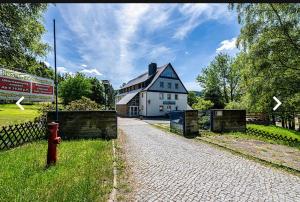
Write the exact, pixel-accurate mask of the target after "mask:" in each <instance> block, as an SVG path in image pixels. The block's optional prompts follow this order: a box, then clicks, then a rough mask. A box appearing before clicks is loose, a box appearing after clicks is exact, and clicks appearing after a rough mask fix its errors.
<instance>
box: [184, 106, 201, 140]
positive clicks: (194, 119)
mask: <svg viewBox="0 0 300 202" xmlns="http://www.w3.org/2000/svg"><path fill="white" fill-rule="evenodd" d="M184 112H185V116H184V117H185V122H184V128H185V129H184V135H185V136H192V137H193V136H197V135H198V134H199V126H198V110H186V111H184Z"/></svg>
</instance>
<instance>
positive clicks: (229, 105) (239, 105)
mask: <svg viewBox="0 0 300 202" xmlns="http://www.w3.org/2000/svg"><path fill="white" fill-rule="evenodd" d="M225 109H246V106H245V105H244V104H243V103H241V102H236V101H232V102H229V103H227V104H226V106H225Z"/></svg>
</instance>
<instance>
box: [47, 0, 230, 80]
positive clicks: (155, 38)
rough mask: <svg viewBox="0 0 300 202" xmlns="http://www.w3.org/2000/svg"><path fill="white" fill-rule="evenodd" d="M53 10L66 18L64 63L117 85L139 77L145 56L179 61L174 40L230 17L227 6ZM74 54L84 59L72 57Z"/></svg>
mask: <svg viewBox="0 0 300 202" xmlns="http://www.w3.org/2000/svg"><path fill="white" fill-rule="evenodd" d="M51 9H58V12H59V14H60V16H61V18H62V20H61V21H60V22H57V30H61V32H62V33H61V34H59V35H58V36H57V42H59V43H61V44H58V46H59V47H60V49H59V51H61V53H64V54H58V60H57V62H58V64H59V65H60V66H65V67H68V68H69V69H70V70H72V71H73V72H76V71H84V72H86V73H92V74H96V75H102V74H103V75H105V78H104V79H108V80H111V81H112V83H113V85H114V86H120V84H121V83H123V82H126V81H128V80H130V79H132V78H133V76H135V75H137V73H138V72H140V71H141V69H138V68H141V67H140V66H137V63H138V61H140V60H143V61H148V62H149V63H150V62H157V63H158V65H160V64H159V62H162V63H167V62H172V61H174V60H175V58H176V55H175V52H176V51H177V50H176V48H174V47H176V43H174V39H175V40H178V39H179V40H181V39H183V38H184V37H186V36H187V35H188V34H189V33H190V32H192V31H193V30H194V29H195V28H196V27H197V26H199V25H200V24H201V23H203V22H205V21H207V20H211V19H223V18H224V20H225V21H226V20H228V16H229V15H228V13H227V12H228V9H227V6H226V5H221V4H168V5H166V4H58V5H57V6H56V7H55V8H54V7H53V8H51ZM78 13H80V15H78ZM60 26H61V27H60ZM62 26H63V27H62ZM49 40H52V38H51V37H49ZM51 43H52V42H51ZM181 50H182V49H181ZM184 54H189V53H188V52H185V53H184ZM64 55H65V56H64ZM69 55H76V56H77V55H78V57H73V58H71V59H72V60H70V58H68V57H69ZM60 57H61V58H60ZM63 57H65V58H63ZM74 58H75V59H74ZM147 65H148V64H145V69H146V68H147ZM87 67H97V69H87ZM71 68H72V69H71ZM82 68H83V69H82ZM145 69H144V70H145ZM144 70H143V71H144ZM66 71H67V70H66ZM116 78H118V79H116Z"/></svg>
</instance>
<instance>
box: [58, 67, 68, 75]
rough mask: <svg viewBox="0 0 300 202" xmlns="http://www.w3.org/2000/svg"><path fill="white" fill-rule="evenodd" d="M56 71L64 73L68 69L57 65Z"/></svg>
mask: <svg viewBox="0 0 300 202" xmlns="http://www.w3.org/2000/svg"><path fill="white" fill-rule="evenodd" d="M57 72H59V73H62V74H65V73H67V72H68V70H67V68H65V67H57Z"/></svg>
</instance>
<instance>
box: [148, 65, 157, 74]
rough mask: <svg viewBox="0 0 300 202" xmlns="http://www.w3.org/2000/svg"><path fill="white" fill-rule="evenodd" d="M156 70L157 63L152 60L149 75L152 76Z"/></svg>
mask: <svg viewBox="0 0 300 202" xmlns="http://www.w3.org/2000/svg"><path fill="white" fill-rule="evenodd" d="M156 70H157V64H156V63H153V62H152V63H151V64H149V66H148V75H149V76H152V75H153V74H155V73H156Z"/></svg>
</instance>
